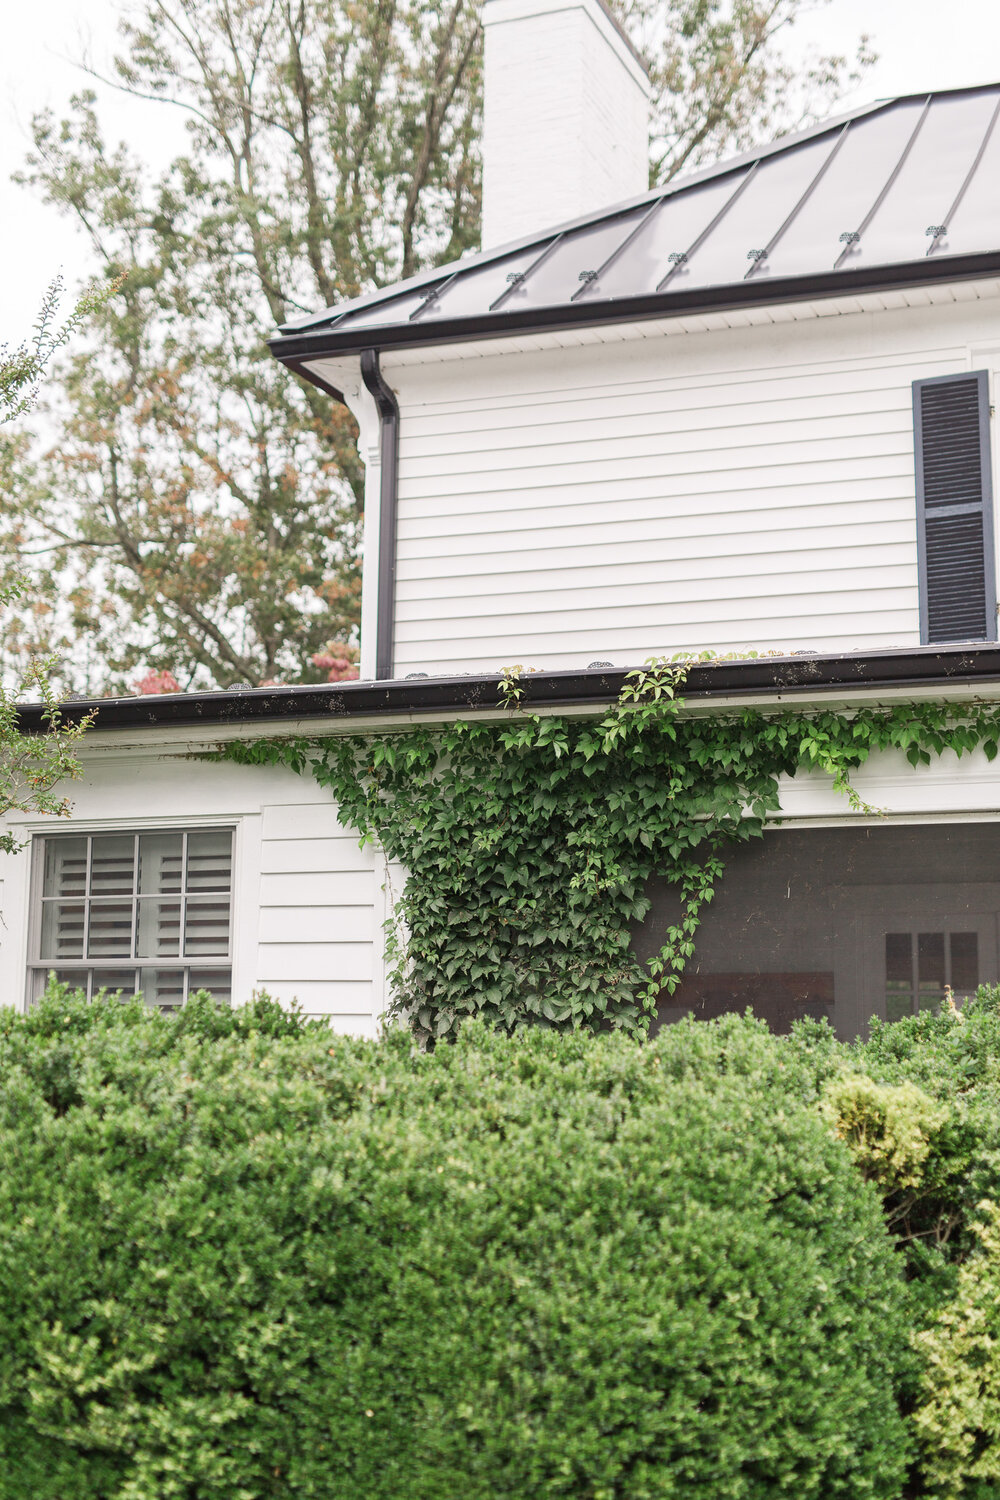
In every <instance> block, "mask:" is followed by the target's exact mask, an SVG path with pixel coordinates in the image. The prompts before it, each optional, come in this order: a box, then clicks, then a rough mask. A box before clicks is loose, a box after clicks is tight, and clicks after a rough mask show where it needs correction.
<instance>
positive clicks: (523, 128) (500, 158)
mask: <svg viewBox="0 0 1000 1500" xmlns="http://www.w3.org/2000/svg"><path fill="white" fill-rule="evenodd" d="M483 27H484V29H485V33H486V35H485V57H484V102H485V117H484V121H483V248H484V249H487V250H488V249H493V248H494V247H495V246H497V245H501V244H503V243H504V242H505V241H507V240H514V239H518V238H520V237H522V236H524V235H528V234H532V233H533V232H534V231H535V230H542V229H547V228H549V227H550V226H551V225H553V224H559V223H561V222H562V221H563V220H566V219H574V218H579V217H580V216H581V215H583V214H587V213H591V212H593V211H595V210H597V209H601V208H606V207H607V206H608V205H609V204H611V203H618V202H620V201H621V200H622V199H623V198H630V197H634V196H635V195H636V194H638V193H644V192H645V191H646V189H647V188H648V186H649V78H648V76H647V73H646V69H645V67H644V66H643V64H642V62H641V61H640V60H639V58H638V56H637V54H636V53H635V51H634V50H633V48H632V47H631V45H630V44H629V42H628V41H627V40H626V38H625V36H624V35H623V34H622V32H621V31H620V30H619V27H618V25H617V23H616V22H615V21H614V20H612V18H611V16H610V15H609V13H608V11H607V10H606V9H605V6H604V5H603V3H602V0H485V4H484V6H483Z"/></svg>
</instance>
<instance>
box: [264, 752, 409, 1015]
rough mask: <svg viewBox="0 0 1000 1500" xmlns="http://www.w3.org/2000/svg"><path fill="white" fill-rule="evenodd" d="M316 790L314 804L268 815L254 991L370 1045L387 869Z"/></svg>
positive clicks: (377, 1004)
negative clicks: (360, 1036) (324, 1020)
mask: <svg viewBox="0 0 1000 1500" xmlns="http://www.w3.org/2000/svg"><path fill="white" fill-rule="evenodd" d="M303 785H304V786H311V785H312V784H311V783H309V782H308V781H304V782H303ZM315 790H316V791H317V793H318V798H317V800H316V801H309V802H301V803H299V804H284V805H273V806H269V807H265V808H264V809H263V811H262V815H261V846H260V912H259V919H258V934H257V937H258V942H257V982H258V984H259V985H260V987H261V988H262V989H266V990H267V991H268V993H269V994H271V995H273V996H274V997H275V998H276V999H279V1000H281V1001H282V1002H283V1003H286V1004H287V1003H290V1002H292V1001H295V1002H296V1003H297V1004H298V1005H299V1006H300V1007H301V1008H302V1010H303V1011H305V1012H306V1013H307V1014H308V1015H324V1016H329V1017H331V1019H332V1021H335V1023H336V1025H337V1026H338V1028H339V1029H340V1030H344V1031H356V1032H360V1033H362V1034H365V1035H369V1034H373V1028H374V1026H375V1024H376V1020H377V1017H378V1014H379V1013H380V1011H381V1009H382V973H381V966H382V921H383V917H384V897H383V892H382V884H383V876H382V874H381V871H380V869H379V866H380V863H381V860H380V857H379V856H377V855H376V852H375V851H374V850H373V849H371V848H366V849H361V848H360V847H359V844H358V834H357V833H356V831H355V830H353V829H349V828H344V827H343V826H342V825H341V823H340V822H339V821H338V819H337V811H336V807H335V806H334V804H333V802H332V800H331V799H330V796H329V793H328V792H324V791H323V790H322V789H321V788H315ZM359 1018H361V1019H360V1020H359Z"/></svg>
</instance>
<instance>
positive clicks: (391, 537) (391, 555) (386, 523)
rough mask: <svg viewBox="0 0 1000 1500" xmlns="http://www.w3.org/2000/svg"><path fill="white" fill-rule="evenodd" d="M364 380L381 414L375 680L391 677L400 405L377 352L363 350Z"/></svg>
mask: <svg viewBox="0 0 1000 1500" xmlns="http://www.w3.org/2000/svg"><path fill="white" fill-rule="evenodd" d="M361 379H362V380H363V381H364V383H365V386H366V387H367V389H368V390H369V391H370V393H371V395H372V397H373V398H374V401H375V405H376V407H377V409H378V415H379V449H380V454H381V463H380V466H379V467H380V479H379V525H378V608H377V615H376V626H375V677H376V680H379V681H380V680H384V679H385V678H391V677H392V672H393V645H394V636H395V626H396V510H397V502H398V498H399V404H398V402H397V401H396V396H395V393H394V392H393V391H392V389H391V387H389V386H388V385H387V384H386V382H385V379H384V378H383V375H382V370H381V367H380V365H379V358H378V350H377V349H363V350H362V351H361Z"/></svg>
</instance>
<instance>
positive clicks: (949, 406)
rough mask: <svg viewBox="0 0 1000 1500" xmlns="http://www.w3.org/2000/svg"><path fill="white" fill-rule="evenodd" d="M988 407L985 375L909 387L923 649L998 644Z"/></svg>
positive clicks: (977, 373) (944, 378)
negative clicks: (972, 643) (951, 644)
mask: <svg viewBox="0 0 1000 1500" xmlns="http://www.w3.org/2000/svg"><path fill="white" fill-rule="evenodd" d="M989 403H990V398H989V381H988V378H987V374H986V371H985V370H976V371H974V372H973V373H971V374H969V375H943V376H940V377H938V378H937V379H935V380H915V381H914V382H913V430H914V441H915V446H916V460H917V462H916V477H917V555H918V558H919V566H920V639H921V641H922V642H923V643H924V644H925V645H938V644H943V643H944V642H946V641H995V640H996V638H997V601H996V582H995V578H994V567H993V494H992V484H991V480H990V404H989Z"/></svg>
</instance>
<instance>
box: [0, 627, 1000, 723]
mask: <svg viewBox="0 0 1000 1500" xmlns="http://www.w3.org/2000/svg"><path fill="white" fill-rule="evenodd" d="M627 671H628V669H627V668H624V667H621V668H615V669H613V670H605V669H599V668H591V669H588V670H586V671H580V672H531V673H527V674H525V676H523V677H522V678H521V687H522V689H523V697H522V700H521V701H522V704H523V706H524V707H525V708H529V709H531V708H587V707H593V708H594V710H595V711H599V710H600V709H601V708H602V707H603V706H604V705H606V704H607V703H608V702H610V701H613V700H614V699H615V698H617V697H618V694H619V693H620V692H621V688H622V684H623V682H624V680H625V677H626V673H627ZM936 687H940V688H944V687H951V688H955V687H964V688H970V689H973V690H975V691H977V692H979V693H981V694H983V695H985V696H989V697H997V698H1000V646H996V645H983V646H980V645H966V646H939V647H927V646H925V647H914V648H913V649H912V650H904V651H880V652H875V653H865V652H852V653H851V654H849V655H842V656H810V655H807V654H802V655H797V656H764V657H758V658H756V659H753V660H749V661H721V662H700V663H697V664H695V665H693V666H691V667H689V669H688V673H687V677H686V679H685V682H684V687H683V690H682V696H683V697H684V698H685V700H687V701H689V702H705V701H708V702H711V701H712V700H713V699H715V698H734V697H744V696H756V695H760V696H762V697H765V698H769V697H784V696H785V695H791V696H793V697H802V696H803V695H808V694H810V693H820V692H828V691H830V690H837V689H843V690H845V691H848V692H851V693H855V692H858V691H861V692H868V693H877V692H878V691H879V690H880V689H901V688H915V689H923V690H927V689H933V688H936ZM500 707H502V704H501V698H500V691H499V685H498V681H497V675H496V674H495V673H490V674H489V675H486V676H465V677H414V678H405V679H396V680H394V681H391V682H342V683H333V684H322V685H320V686H316V687H288V688H250V689H242V690H240V691H238V692H212V693H163V694H156V695H150V696H148V697H138V698H98V699H92V700H85V699H74V700H73V701H71V702H69V703H65V704H63V705H62V712H63V714H64V717H65V718H66V719H67V720H69V721H70V722H76V721H77V720H79V719H80V718H82V717H83V716H84V715H85V714H87V713H89V712H91V710H96V720H95V725H94V727H95V728H96V729H149V728H157V727H159V728H167V727H170V726H173V727H177V728H202V729H210V728H212V727H214V726H218V725H226V724H230V725H231V724H251V723H265V722H271V723H274V722H280V721H281V720H283V719H284V720H295V719H317V720H326V721H327V723H329V724H330V725H331V726H332V725H333V724H338V725H340V724H343V723H344V722H345V721H350V720H351V719H365V718H379V719H382V718H384V719H386V720H390V721H391V720H392V719H398V718H400V717H408V716H409V715H412V714H435V713H440V714H447V715H451V714H455V713H458V714H466V713H471V712H476V711H477V710H478V711H483V710H491V709H492V710H496V709H498V708H500ZM43 712H44V710H43V708H42V705H41V704H24V705H22V706H21V707H20V709H19V710H18V725H19V727H20V728H21V729H22V730H24V731H25V732H27V733H32V732H36V731H38V730H40V729H43V728H44V727H45V725H44V721H43ZM322 728H323V726H322V723H319V724H317V725H316V731H317V732H318V733H322Z"/></svg>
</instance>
